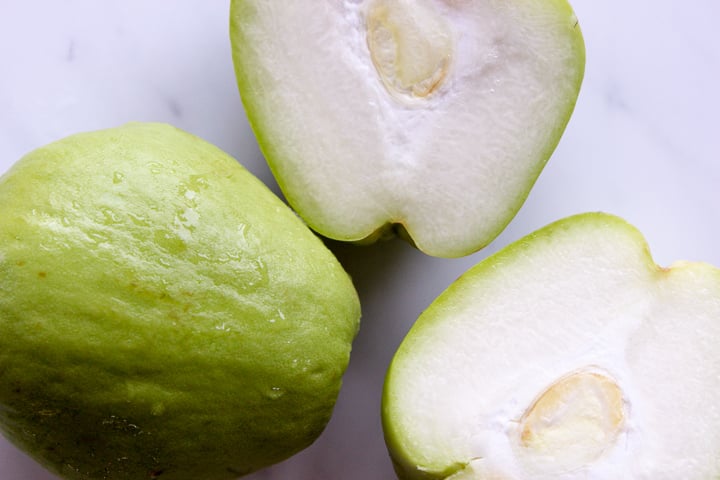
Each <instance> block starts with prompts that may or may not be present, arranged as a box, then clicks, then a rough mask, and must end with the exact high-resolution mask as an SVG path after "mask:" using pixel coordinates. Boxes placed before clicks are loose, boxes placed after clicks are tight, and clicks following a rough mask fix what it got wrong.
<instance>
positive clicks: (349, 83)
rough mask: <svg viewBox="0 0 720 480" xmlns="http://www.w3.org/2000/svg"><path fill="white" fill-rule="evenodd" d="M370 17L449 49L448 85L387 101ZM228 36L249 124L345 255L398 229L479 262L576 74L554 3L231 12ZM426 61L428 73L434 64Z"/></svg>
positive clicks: (251, 7) (307, 214)
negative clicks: (476, 255)
mask: <svg viewBox="0 0 720 480" xmlns="http://www.w3.org/2000/svg"><path fill="white" fill-rule="evenodd" d="M383 3H387V4H390V5H391V6H392V8H393V9H394V10H393V11H395V10H397V9H403V8H406V9H408V11H409V12H410V11H413V10H422V12H421V13H422V15H421V16H422V17H423V19H424V20H422V22H424V23H423V24H421V25H420V26H419V27H418V28H417V30H413V28H415V27H402V26H401V27H400V29H402V28H406V29H407V30H408V31H409V33H408V36H409V39H412V38H415V36H421V35H422V34H423V32H424V31H423V28H424V29H426V30H427V32H425V33H426V34H427V35H428V36H431V35H433V34H438V32H439V33H443V32H444V31H445V30H447V31H449V32H450V33H451V34H452V48H451V50H452V59H451V62H450V66H449V67H448V71H447V75H446V76H445V77H443V79H442V82H441V84H440V85H439V86H438V87H437V89H436V90H434V91H433V92H432V93H431V94H428V95H426V96H424V97H422V98H418V99H414V100H413V101H411V102H409V103H405V102H403V101H402V100H398V98H397V95H394V94H393V93H392V92H391V91H388V88H386V85H385V84H384V82H383V80H382V75H381V74H379V73H378V71H377V69H376V67H375V65H374V64H373V60H372V55H371V53H370V48H369V47H368V38H367V24H368V21H367V15H368V10H369V9H370V8H371V7H372V5H375V4H383ZM416 3H417V5H415V4H416ZM398 5H401V6H400V7H398ZM431 15H437V16H438V17H439V20H438V22H437V25H436V24H435V23H434V22H433V21H432V20H431V19H428V18H429V17H430V16H431ZM397 16H398V17H399V14H397ZM422 22H421V23H422ZM230 32H231V39H232V44H233V59H234V63H235V70H236V73H237V78H238V85H239V90H240V94H241V97H242V100H243V104H244V106H245V110H246V112H247V115H248V118H249V120H250V122H251V125H252V127H253V130H254V132H255V134H256V136H257V139H258V142H259V144H260V147H261V149H262V151H263V153H264V155H265V157H266V159H267V161H268V163H269V165H270V167H271V169H272V171H273V173H274V174H275V176H276V178H277V180H278V183H279V185H280V187H281V188H282V190H283V192H284V194H285V196H286V197H287V199H288V201H289V202H290V204H291V205H292V206H293V207H294V208H295V209H296V210H297V212H298V213H299V214H300V215H301V216H302V217H303V218H304V219H305V220H306V221H307V223H308V224H309V225H310V227H312V228H313V229H315V230H316V231H318V232H319V233H321V234H322V235H325V236H327V237H330V238H333V239H337V240H344V241H359V240H362V239H365V238H375V237H380V236H379V235H374V232H375V231H376V230H378V229H382V228H384V226H385V225H388V224H400V225H402V226H403V229H404V230H406V231H407V232H408V234H409V236H410V237H411V238H412V241H413V243H414V244H415V245H416V246H417V247H418V248H419V249H420V250H422V251H424V252H426V253H428V254H430V255H435V256H442V257H457V256H462V255H466V254H468V253H471V252H473V251H475V250H478V249H480V248H482V247H483V246H485V245H486V244H487V243H489V242H490V241H491V240H492V239H494V238H495V236H496V235H497V234H498V233H499V232H500V231H502V229H503V228H504V227H505V226H506V225H507V223H508V222H509V221H510V220H511V219H512V217H513V216H514V215H515V213H516V212H517V210H518V209H519V208H520V206H521V205H522V203H523V201H524V200H525V198H526V196H527V195H528V193H529V191H530V189H531V187H532V185H533V183H534V182H535V180H536V179H537V177H538V175H539V174H540V172H541V170H542V168H543V166H544V165H545V163H546V162H547V160H548V158H549V157H550V155H551V154H552V152H553V151H554V149H555V147H556V145H557V143H558V142H559V140H560V137H561V135H562V133H563V131H564V129H565V126H566V124H567V122H568V120H569V118H570V115H571V113H572V111H573V108H574V105H575V101H576V98H577V95H578V91H579V88H580V84H581V82H582V77H583V72H584V62H585V51H584V44H583V39H582V35H581V33H580V30H579V27H578V23H577V19H576V18H575V16H574V14H573V12H572V10H571V8H570V6H569V5H568V4H567V3H566V2H565V1H564V0H554V1H551V2H536V1H532V0H520V1H516V2H505V1H496V0H492V1H484V2H465V1H461V2H442V1H435V0H426V1H422V2H415V1H396V0H373V1H372V2H368V1H360V2H320V4H318V3H314V2H304V1H299V2H290V3H283V4H276V3H273V2H259V1H255V0H234V1H233V2H232V7H231V27H230ZM417 44H418V45H419V44H420V43H419V42H417ZM436 47H437V48H438V51H439V52H440V53H437V52H435V53H433V52H431V53H430V54H428V57H431V58H434V57H433V55H435V56H438V55H441V54H442V52H444V51H445V49H446V46H445V45H444V44H440V45H436ZM418 57H420V58H424V57H422V55H418Z"/></svg>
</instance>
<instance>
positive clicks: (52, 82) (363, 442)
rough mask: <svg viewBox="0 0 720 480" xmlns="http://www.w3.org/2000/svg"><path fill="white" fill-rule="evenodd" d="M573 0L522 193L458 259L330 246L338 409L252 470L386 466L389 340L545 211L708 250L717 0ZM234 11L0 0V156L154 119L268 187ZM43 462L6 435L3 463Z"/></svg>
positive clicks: (715, 233) (388, 246)
mask: <svg viewBox="0 0 720 480" xmlns="http://www.w3.org/2000/svg"><path fill="white" fill-rule="evenodd" d="M308 4H312V2H308ZM573 6H574V8H575V11H576V13H577V16H578V17H579V20H580V25H581V27H582V30H583V33H584V36H585V42H586V47H587V67H586V75H585V82H584V84H583V88H582V92H581V94H580V98H579V100H578V104H577V108H576V111H575V115H574V116H573V118H572V120H571V121H570V124H569V126H568V128H567V130H566V133H565V135H564V137H563V139H562V141H561V143H560V146H559V147H558V149H557V151H556V152H555V154H554V156H553V158H552V159H551V160H550V162H549V163H548V166H547V167H546V169H545V171H544V172H543V173H542V175H541V176H540V178H539V180H538V182H537V184H536V186H535V188H534V189H533V191H532V193H531V195H530V197H529V198H528V200H527V202H526V203H525V206H524V207H523V208H522V210H521V211H520V213H519V214H518V215H517V217H516V218H515V219H514V221H513V222H512V223H511V224H510V226H509V227H508V229H507V230H506V231H505V232H504V233H503V234H502V235H501V236H500V237H499V238H498V239H497V240H496V241H495V242H494V243H493V244H492V245H491V246H490V247H488V248H486V249H485V250H483V251H481V252H479V253H477V254H475V255H472V256H469V257H466V258H463V259H456V260H444V259H436V258H430V257H427V256H425V255H423V254H421V253H420V252H417V251H415V250H413V249H412V248H411V247H409V246H408V245H406V244H404V243H403V242H401V241H391V242H388V243H384V244H381V245H375V246H372V247H351V246H345V245H337V246H334V247H333V248H334V250H335V252H336V253H337V255H338V257H339V258H340V260H341V261H342V262H343V264H344V265H345V267H346V269H347V270H348V272H349V273H350V274H351V275H352V277H353V279H354V281H355V284H356V287H357V289H358V291H359V293H360V297H361V301H362V304H363V323H362V327H361V331H360V334H359V336H358V338H357V340H356V342H355V345H354V350H353V357H352V360H351V364H350V368H349V370H348V372H347V374H346V376H345V384H344V387H343V390H342V393H341V395H340V398H339V401H338V404H337V407H336V410H335V415H334V417H333V419H332V421H331V422H330V424H329V426H328V428H327V430H326V431H325V433H324V434H323V435H322V436H321V437H320V439H318V441H317V442H316V443H315V444H314V445H313V446H311V447H310V448H309V449H307V450H306V451H304V452H302V453H301V454H299V455H297V456H295V457H294V458H292V459H290V460H288V461H286V462H284V463H283V464H280V465H277V466H275V467H272V468H270V469H267V470H264V471H261V472H258V473H256V474H254V475H252V476H250V477H247V478H250V479H253V480H260V479H266V480H270V479H273V480H280V479H283V480H296V479H302V480H310V479H317V480H325V479H328V480H331V479H332V480H334V479H343V480H374V479H392V478H394V475H393V473H392V468H391V466H390V462H389V460H388V457H387V454H386V450H385V445H384V443H383V440H382V432H381V427H380V417H379V408H380V392H381V388H382V382H383V376H384V373H385V369H386V368H387V365H388V363H389V362H390V359H391V358H392V355H393V352H394V350H395V348H396V347H397V345H398V344H399V342H400V341H401V339H402V337H403V336H404V334H405V333H406V332H407V330H408V328H409V327H410V325H411V324H412V323H413V321H414V320H415V319H416V318H417V316H418V315H419V314H420V312H421V311H422V310H423V309H424V308H425V307H427V305H428V304H429V303H430V302H431V301H432V299H433V298H434V297H435V296H437V295H438V294H439V293H440V292H441V291H442V290H444V289H445V288H446V287H447V286H448V285H449V284H450V283H451V282H452V280H454V279H455V278H456V277H457V276H459V275H460V274H461V273H462V272H463V271H465V270H466V269H467V268H469V267H470V266H471V265H473V264H475V263H477V262H478V261H479V260H480V259H482V258H484V257H485V256H487V255H488V254H489V253H492V252H494V251H496V250H497V249H498V248H500V247H502V246H504V245H506V244H507V243H508V242H510V241H512V240H515V239H518V238H520V237H521V236H523V235H525V234H527V233H530V232H531V231H533V230H535V229H537V228H539V227H541V226H543V225H545V224H547V223H549V222H551V221H554V220H557V219H559V218H561V217H564V216H567V215H570V214H574V213H579V212H584V211H595V210H602V211H606V212H610V213H615V214H618V215H620V216H622V217H624V218H626V219H627V220H629V221H630V222H631V223H633V224H634V225H636V226H637V227H638V228H639V229H640V230H641V231H642V232H643V233H644V234H645V236H646V237H647V240H648V242H649V244H650V247H651V250H652V252H653V254H654V256H655V259H656V261H657V262H658V263H660V264H661V265H668V264H670V263H672V262H673V261H674V260H678V259H687V260H703V261H707V262H709V263H712V264H714V265H719V266H720V248H718V244H719V243H720V242H719V240H720V209H719V208H718V207H719V206H720V205H719V203H720V202H719V200H720V120H719V118H718V112H720V89H719V87H720V29H718V28H717V20H718V19H719V18H720V3H718V2H716V1H714V0H686V1H684V2H678V1H675V0H654V1H651V0H635V1H632V2H627V1H624V0H604V1H598V0H575V1H574V2H573ZM228 11H229V6H228V1H227V0H222V1H220V0H213V1H207V0H205V1H203V0H194V1H193V0H182V1H180V0H172V1H171V0H156V1H152V2H148V1H144V0H124V1H109V0H108V1H102V2H98V1H93V0H83V1H81V0H76V1H72V0H65V1H60V0H36V1H26V2H19V1H13V0H0V172H3V171H5V170H6V169H7V168H8V167H9V166H10V165H11V164H12V163H13V162H14V161H16V160H18V159H19V158H20V157H21V156H22V155H24V154H25V153H27V152H29V151H30V150H32V149H34V148H36V147H39V146H41V145H44V144H46V143H49V142H51V141H53V140H57V139H59V138H61V137H64V136H66V135H69V134H72V133H76V132H80V131H85V130H97V129H100V128H106V127H113V126H117V125H120V124H122V123H125V122H127V121H132V120H142V121H163V122H168V123H172V124H174V125H176V126H178V127H181V128H183V129H185V130H188V131H190V132H192V133H194V134H196V135H199V136H200V137H202V138H204V139H206V140H208V141H210V142H212V143H214V144H216V145H218V146H219V147H221V148H223V149H224V150H226V151H227V152H229V153H230V154H232V155H233V156H234V157H236V158H237V159H238V160H239V161H240V162H241V163H243V164H244V165H245V166H246V167H247V168H249V169H250V170H251V171H252V172H254V173H255V174H256V175H258V176H259V177H260V178H261V179H262V180H263V181H265V182H266V183H267V184H268V185H270V186H271V187H272V188H273V189H274V190H275V191H276V192H277V187H276V185H275V183H274V180H273V179H272V177H271V175H270V173H269V170H268V168H267V166H266V165H265V163H264V160H263V158H262V156H261V155H260V153H259V151H258V148H257V146H256V144H255V140H254V137H253V135H252V132H251V131H250V129H249V127H248V124H247V122H246V120H245V116H244V112H243V109H242V106H241V103H240V98H239V95H238V93H237V89H236V86H235V79H234V73H233V70H232V62H231V56H230V44H229V39H228ZM308 14H309V15H311V14H312V11H311V8H310V9H309V11H308ZM1 209H2V206H0V215H1V214H2V210H1ZM718 320H719V321H720V319H718ZM52 478H54V477H53V476H51V475H50V474H48V473H46V472H45V471H44V470H43V469H42V468H41V467H39V466H37V465H36V464H35V463H34V462H33V461H32V460H30V459H29V458H28V457H26V456H25V455H23V454H22V453H20V452H18V451H17V450H16V449H14V447H12V446H10V445H9V444H8V443H7V442H6V441H5V440H3V439H1V438H0V480H49V479H52Z"/></svg>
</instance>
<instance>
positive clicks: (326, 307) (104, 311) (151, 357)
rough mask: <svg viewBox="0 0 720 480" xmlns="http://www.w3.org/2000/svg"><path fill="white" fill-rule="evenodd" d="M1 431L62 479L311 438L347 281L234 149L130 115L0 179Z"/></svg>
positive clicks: (353, 328) (144, 474)
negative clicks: (234, 156)
mask: <svg viewBox="0 0 720 480" xmlns="http://www.w3.org/2000/svg"><path fill="white" fill-rule="evenodd" d="M0 211H1V212H2V214H1V215H0V428H1V429H2V432H3V434H4V435H5V436H7V438H9V439H10V440H11V441H12V442H13V443H15V444H16V445H18V446H19V447H20V448H22V449H24V450H26V451H28V452H29V453H30V454H31V455H32V456H34V457H35V458H36V459H37V460H38V461H40V462H41V463H43V464H44V465H46V466H47V467H48V468H49V469H51V470H52V471H54V472H56V473H58V474H59V475H61V476H63V477H65V478H68V479H133V480H138V479H146V478H161V479H168V480H170V479H193V480H203V479H207V480H210V479H224V478H235V477H238V476H240V475H242V474H245V473H248V472H251V471H253V470H256V469H259V468H262V467H264V466H267V465H269V464H272V463H275V462H277V461H280V460H282V459H284V458H286V457H288V456H290V455H291V454H293V453H295V452H297V451H299V450H301V449H302V448H304V447H306V446H307V445H309V444H310V443H311V442H312V441H313V440H314V439H315V438H316V437H317V436H318V434H319V433H320V432H321V430H322V429H323V427H324V426H325V424H326V422H327V421H328V419H329V416H330V414H331V411H332V407H333V405H334V402H335V400H336V397H337V393H338V390H339V388H340V382H341V376H342V374H343V372H344V370H345V368H346V366H347V362H348V358H349V353H350V345H351V341H352V339H353V338H354V335H355V334H356V332H357V328H358V319H359V303H358V299H357V295H356V293H355V290H354V288H353V286H352V284H351V281H350V279H349V278H348V276H347V275H346V274H345V272H344V271H343V270H342V268H341V266H340V265H339V264H338V262H337V261H336V259H335V258H334V257H333V256H332V254H331V253H330V252H329V251H328V250H327V249H326V248H325V247H324V245H323V244H322V243H321V242H320V241H319V240H318V239H317V238H316V237H315V236H314V235H313V234H312V233H311V232H310V231H309V230H308V229H307V228H306V226H305V225H303V224H302V223H301V222H300V221H299V220H298V219H297V218H296V216H295V215H294V214H293V213H292V212H291V211H290V210H289V209H288V208H287V207H286V206H285V205H284V204H283V203H281V201H280V200H279V199H277V198H276V197H275V196H274V195H273V194H272V193H271V192H270V191H269V190H267V189H266V188H265V186H264V185H262V184H261V183H260V182H259V181H258V180H257V179H256V178H254V177H253V176H252V175H251V174H250V173H249V172H247V171H246V170H245V169H244V168H242V167H241V166H240V165H239V164H238V163H237V162H236V161H235V160H233V159H232V158H231V157H229V156H227V155H226V154H224V153H223V152H221V151H220V150H218V149H217V148H215V147H213V146H211V145H209V144H207V143H205V142H203V141H202V140H200V139H198V138H196V137H193V136H191V135H189V134H186V133H184V132H182V131H180V130H177V129H174V128H172V127H169V126H166V125H159V124H130V125H126V126H124V127H121V128H117V129H111V130H106V131H101V132H93V133H87V134H80V135H76V136H73V137H69V138H67V139H64V140H62V141H60V142H57V143H54V144H51V145H49V146H47V147H45V148H42V149H39V150H37V151H35V152H33V153H31V154H29V155H28V156H26V157H25V158H23V159H22V160H21V161H19V162H18V163H17V164H16V165H15V166H14V167H13V168H12V169H11V170H10V171H9V172H8V173H7V174H5V175H4V176H3V177H2V178H0Z"/></svg>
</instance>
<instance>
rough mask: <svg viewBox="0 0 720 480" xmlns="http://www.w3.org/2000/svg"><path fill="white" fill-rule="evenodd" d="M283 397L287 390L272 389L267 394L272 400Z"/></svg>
mask: <svg viewBox="0 0 720 480" xmlns="http://www.w3.org/2000/svg"><path fill="white" fill-rule="evenodd" d="M283 395H285V390H283V389H282V388H281V387H271V388H270V390H269V391H268V392H267V396H268V398H270V399H272V400H277V399H278V398H280V397H282V396H283Z"/></svg>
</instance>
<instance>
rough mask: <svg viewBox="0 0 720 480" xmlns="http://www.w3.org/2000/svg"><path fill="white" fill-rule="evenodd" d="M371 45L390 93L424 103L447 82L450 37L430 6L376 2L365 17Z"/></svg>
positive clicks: (423, 1) (424, 1) (426, 0)
mask: <svg viewBox="0 0 720 480" xmlns="http://www.w3.org/2000/svg"><path fill="white" fill-rule="evenodd" d="M366 27H367V45H368V49H369V50H370V57H371V58H372V62H373V64H374V65H375V69H376V70H377V72H378V75H379V77H380V79H381V81H382V83H383V85H384V86H385V88H386V89H387V90H388V92H389V93H390V94H391V95H392V96H393V97H395V98H396V99H399V100H401V101H412V100H416V99H425V98H427V97H429V96H430V95H431V94H432V93H433V92H436V91H437V90H438V89H439V88H440V86H441V85H442V84H443V82H444V81H445V79H446V78H447V76H448V72H449V69H450V64H451V61H452V56H453V47H454V43H453V38H452V31H451V28H450V25H449V24H448V22H447V21H446V20H445V19H444V18H443V17H442V15H441V13H440V12H439V11H438V10H437V7H435V6H434V5H433V3H432V1H430V0H374V1H372V2H371V4H370V6H369V8H368V10H367V13H366Z"/></svg>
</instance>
